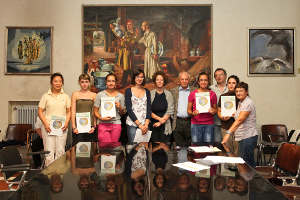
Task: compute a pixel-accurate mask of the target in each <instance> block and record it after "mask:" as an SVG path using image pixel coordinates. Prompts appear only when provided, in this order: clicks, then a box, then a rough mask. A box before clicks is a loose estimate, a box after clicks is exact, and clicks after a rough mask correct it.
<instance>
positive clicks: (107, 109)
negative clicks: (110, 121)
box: [101, 97, 116, 117]
mask: <svg viewBox="0 0 300 200" xmlns="http://www.w3.org/2000/svg"><path fill="white" fill-rule="evenodd" d="M115 99H116V98H115V97H101V117H116V105H115Z"/></svg>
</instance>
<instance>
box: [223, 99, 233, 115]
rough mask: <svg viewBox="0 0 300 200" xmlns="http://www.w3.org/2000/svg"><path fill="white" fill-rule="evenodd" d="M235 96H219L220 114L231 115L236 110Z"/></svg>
mask: <svg viewBox="0 0 300 200" xmlns="http://www.w3.org/2000/svg"><path fill="white" fill-rule="evenodd" d="M235 105H236V104H235V96H221V115H222V117H227V116H229V117H231V116H232V114H233V113H235V111H236V106H235Z"/></svg>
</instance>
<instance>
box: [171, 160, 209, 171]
mask: <svg viewBox="0 0 300 200" xmlns="http://www.w3.org/2000/svg"><path fill="white" fill-rule="evenodd" d="M172 165H173V166H175V167H179V168H182V169H186V170H188V171H192V172H197V171H201V170H204V169H210V166H207V165H201V164H196V163H193V162H184V163H177V164H172Z"/></svg>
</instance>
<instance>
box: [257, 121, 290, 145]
mask: <svg viewBox="0 0 300 200" xmlns="http://www.w3.org/2000/svg"><path fill="white" fill-rule="evenodd" d="M269 134H273V135H280V136H269ZM281 136H283V137H281ZM261 137H262V140H263V141H265V142H286V141H287V138H288V132H287V128H286V126H285V125H283V124H265V125H262V126H261ZM270 138H271V140H270Z"/></svg>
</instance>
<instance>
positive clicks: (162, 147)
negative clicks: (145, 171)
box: [151, 143, 174, 188]
mask: <svg viewBox="0 0 300 200" xmlns="http://www.w3.org/2000/svg"><path fill="white" fill-rule="evenodd" d="M152 162H153V163H152V165H151V170H152V171H155V172H156V175H155V176H154V177H153V185H154V187H156V188H164V187H165V186H166V184H167V178H166V175H165V174H164V172H165V171H167V170H170V169H171V168H172V164H173V163H174V153H173V151H172V150H171V149H170V147H169V146H168V145H167V144H165V143H153V144H152Z"/></svg>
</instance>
